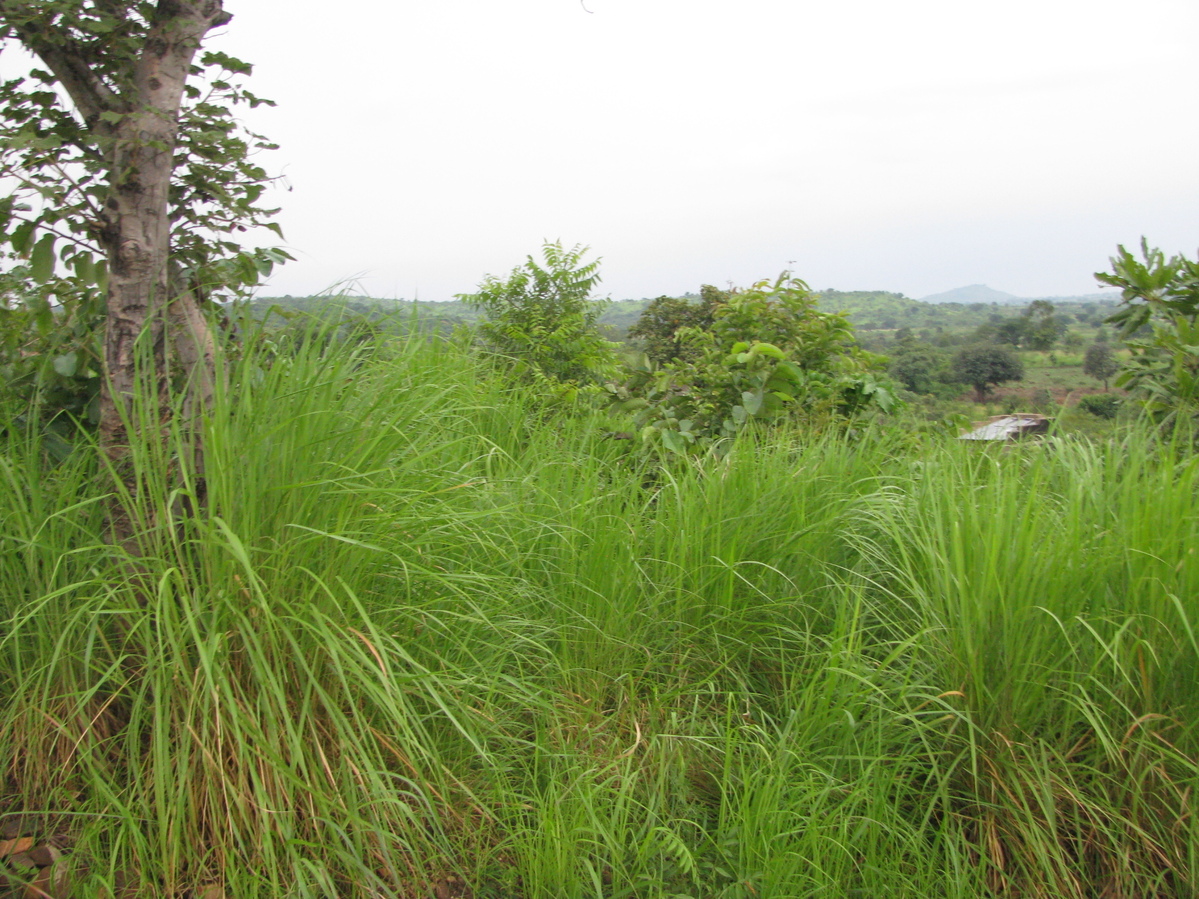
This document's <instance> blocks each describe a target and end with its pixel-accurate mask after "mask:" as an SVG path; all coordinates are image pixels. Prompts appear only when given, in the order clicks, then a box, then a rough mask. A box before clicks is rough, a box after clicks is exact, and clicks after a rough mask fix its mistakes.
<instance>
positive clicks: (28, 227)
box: [9, 222, 37, 253]
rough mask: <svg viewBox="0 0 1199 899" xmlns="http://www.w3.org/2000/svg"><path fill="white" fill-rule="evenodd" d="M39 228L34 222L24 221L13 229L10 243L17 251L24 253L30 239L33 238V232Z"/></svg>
mask: <svg viewBox="0 0 1199 899" xmlns="http://www.w3.org/2000/svg"><path fill="white" fill-rule="evenodd" d="M36 228H37V225H35V224H34V223H33V222H22V223H21V224H19V225H17V227H16V228H14V229H13V232H12V237H11V238H9V243H11V244H12V248H13V250H14V251H15V252H17V253H24V252H25V251H26V250H27V249H28V247H29V242H30V240H32V239H33V232H34V230H35V229H36Z"/></svg>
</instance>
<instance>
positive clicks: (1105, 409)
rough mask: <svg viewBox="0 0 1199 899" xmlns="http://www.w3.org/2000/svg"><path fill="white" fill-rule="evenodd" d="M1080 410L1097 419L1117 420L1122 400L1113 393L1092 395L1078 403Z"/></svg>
mask: <svg viewBox="0 0 1199 899" xmlns="http://www.w3.org/2000/svg"><path fill="white" fill-rule="evenodd" d="M1078 408H1079V409H1082V411H1084V412H1089V413H1090V414H1091V415H1094V416H1095V417H1096V418H1109V419H1110V418H1115V417H1116V413H1118V412H1119V411H1120V398H1119V397H1118V396H1116V395H1115V394H1111V393H1091V394H1088V395H1087V396H1084V397H1083V398H1082V399H1080V400H1079V401H1078Z"/></svg>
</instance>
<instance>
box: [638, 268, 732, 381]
mask: <svg viewBox="0 0 1199 899" xmlns="http://www.w3.org/2000/svg"><path fill="white" fill-rule="evenodd" d="M729 296H730V294H729V292H728V291H727V290H720V289H719V288H716V287H713V286H712V285H711V284H705V285H703V287H701V288H700V289H699V302H698V303H692V302H690V301H689V300H686V299H682V298H675V297H658V298H657V299H656V300H654V301H653V302H652V303H650V304H649V305H648V306H646V307H645V311H644V312H642V313H641V317H640V318H638V319H637V322H636V324H634V325H633V327H631V328H629V336H630V337H639V338H641V339H642V340H643V341H644V347H645V355H646V356H648V357H649V359H650V361H651V362H653V363H654V364H655V365H664V364H666V363H667V362H673V361H676V360H678V359H681V358H682V357H683V356H685V355H686V354H687V352H688V350H687V347H686V345H685V344H684V341H683V340H682V339H681V337H680V332H681V331H683V329H685V328H699V329H700V330H707V329H708V328H711V327H712V321H713V315H714V314H715V311H716V308H717V306H719V305H720V304H721V303H724V302H727V301H728V298H729Z"/></svg>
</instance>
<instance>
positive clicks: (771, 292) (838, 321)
mask: <svg viewBox="0 0 1199 899" xmlns="http://www.w3.org/2000/svg"><path fill="white" fill-rule="evenodd" d="M676 336H677V339H679V340H680V341H681V343H682V346H683V353H682V355H681V357H680V358H679V359H678V360H676V361H675V362H672V363H670V364H668V365H666V366H665V367H664V368H662V369H661V370H659V371H657V372H651V371H649V370H648V369H646V370H644V371H641V372H639V373H637V374H636V375H634V378H633V379H632V380H631V381H630V383H629V384H627V385H625V387H624V389H623V390H616V389H614V393H617V395H618V397H619V398H620V399H622V400H624V402H625V407H626V408H638V409H639V411H638V415H637V419H636V420H637V424H638V426H639V427H640V428H641V436H642V439H643V440H645V441H646V442H647V443H651V444H656V443H659V442H660V443H661V445H662V446H664V447H665V448H666V449H667V450H670V451H672V452H676V453H686V452H705V451H708V450H709V449H716V450H718V451H723V448H724V447H726V446H727V442H728V441H729V440H730V439H731V438H733V437H735V436H736V435H737V434H738V432H740V431H741V430H742V429H743V428H744V427H745V426H746V425H747V424H748V423H749V422H750V421H754V420H757V421H767V422H769V421H777V420H780V419H783V418H785V417H788V416H793V415H796V414H803V415H806V416H808V417H809V418H810V419H813V420H816V419H832V418H837V417H847V416H851V415H855V414H857V413H859V412H860V411H862V410H863V409H865V408H867V407H878V408H880V409H882V410H883V411H889V410H890V409H891V407H892V406H893V404H894V402H895V401H894V397H893V395H892V393H891V391H890V390H889V389H888V388H887V387H886V386H885V385H884V384H881V383H879V382H878V381H877V380H876V379H875V377H874V374H873V372H874V371H875V370H876V369H878V368H879V367H881V364H882V362H883V359H882V357H878V356H873V355H872V354H869V353H866V352H864V351H863V350H861V349H860V348H859V347H858V346H857V345H856V343H855V342H854V340H853V329H852V327H851V326H850V324H849V321H848V320H847V319H846V318H845V316H844V315H841V314H839V313H830V312H820V311H819V310H818V309H817V308H816V298H815V296H814V295H813V294H812V292H811V291H810V290H809V289H808V286H807V285H806V284H805V283H804V282H803V281H800V280H798V279H796V278H791V277H790V276H789V275H788V274H786V273H784V274H783V275H782V276H780V277H779V278H778V280H776V281H775V282H773V283H771V282H770V281H760V282H758V283H757V284H754V285H753V286H752V287H750V288H748V289H746V290H743V291H733V292H732V293H731V294H729V295H728V298H727V300H725V301H724V302H721V303H720V304H718V305H717V306H716V308H715V310H714V311H713V316H712V326H711V328H710V329H707V330H704V329H700V328H686V329H680V330H679V331H678V332H676ZM630 395H632V396H631V399H626V398H627V397H629V396H630Z"/></svg>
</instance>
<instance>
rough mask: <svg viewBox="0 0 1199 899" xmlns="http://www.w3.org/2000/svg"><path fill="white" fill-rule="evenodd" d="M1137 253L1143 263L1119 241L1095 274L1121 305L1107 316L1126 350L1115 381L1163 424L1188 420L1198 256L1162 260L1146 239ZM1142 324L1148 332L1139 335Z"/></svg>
mask: <svg viewBox="0 0 1199 899" xmlns="http://www.w3.org/2000/svg"><path fill="white" fill-rule="evenodd" d="M1141 255H1142V259H1143V260H1144V261H1143V262H1142V261H1138V260H1137V259H1136V257H1135V256H1133V254H1132V253H1130V252H1129V251H1128V250H1126V249H1125V248H1124V247H1123V246H1121V247H1119V248H1118V251H1117V253H1116V255H1115V256H1113V257H1112V259H1111V263H1112V270H1111V272H1097V273H1096V274H1095V278H1096V279H1097V280H1099V281H1100V282H1102V283H1104V284H1110V285H1111V286H1113V287H1119V288H1120V290H1121V298H1122V301H1123V304H1124V305H1123V308H1122V309H1121V310H1120V311H1119V312H1117V313H1116V314H1115V315H1113V316H1111V318H1109V319H1108V321H1109V322H1111V323H1113V324H1117V325H1119V326H1120V333H1121V335H1122V336H1123V337H1124V339H1125V343H1126V345H1127V346H1128V348H1129V349H1130V350H1131V358H1130V359H1129V360H1128V361H1127V362H1126V363H1125V365H1124V371H1123V372H1122V373H1121V375H1120V376H1119V378H1117V380H1116V383H1117V385H1119V386H1121V387H1127V388H1128V389H1129V390H1131V391H1132V392H1133V393H1134V394H1135V395H1136V396H1137V397H1138V398H1139V399H1140V400H1141V403H1142V404H1143V405H1144V407H1145V408H1146V409H1147V410H1148V411H1149V412H1150V413H1151V414H1152V415H1154V416H1155V417H1156V418H1157V419H1158V420H1159V421H1160V422H1162V423H1163V424H1169V425H1173V424H1176V423H1181V422H1182V421H1184V420H1193V419H1195V418H1196V416H1199V261H1195V260H1190V259H1187V258H1186V257H1184V256H1172V257H1170V258H1169V259H1166V257H1165V254H1164V253H1162V251H1161V250H1159V249H1156V248H1154V249H1150V247H1149V244H1148V242H1147V241H1146V240H1142V241H1141ZM1145 328H1149V329H1150V333H1149V334H1148V335H1147V336H1144V337H1141V336H1139V334H1140V333H1141V332H1142V330H1143V329H1145Z"/></svg>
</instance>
